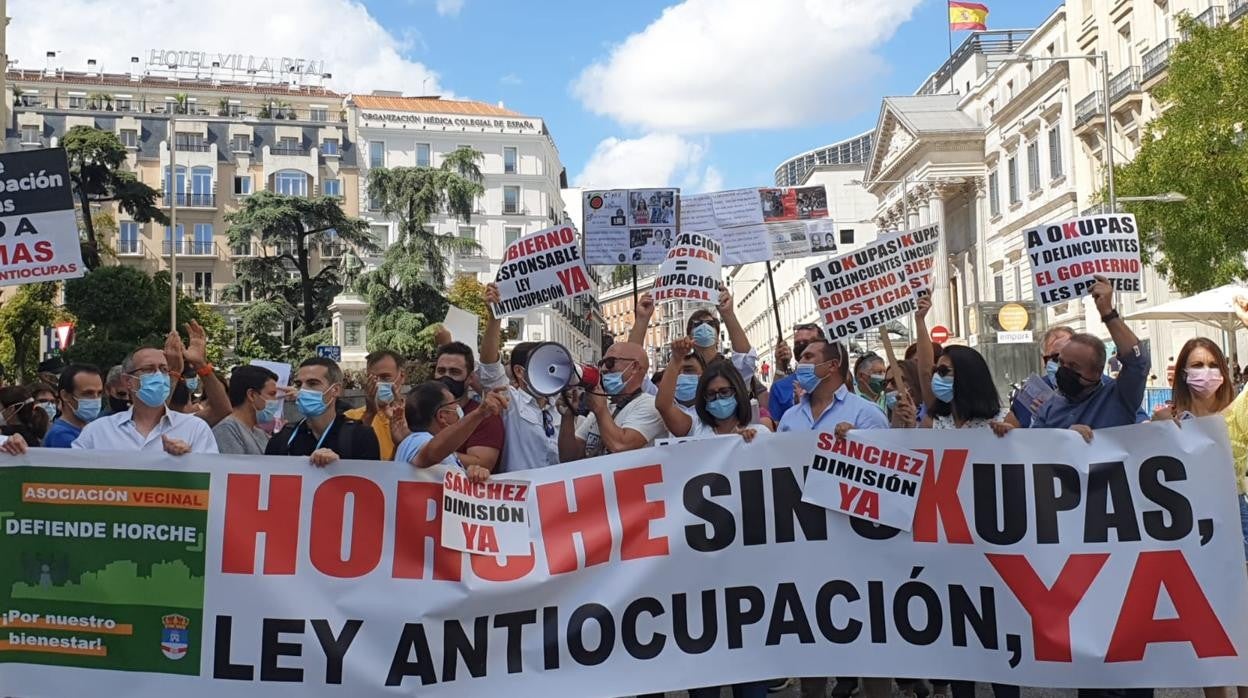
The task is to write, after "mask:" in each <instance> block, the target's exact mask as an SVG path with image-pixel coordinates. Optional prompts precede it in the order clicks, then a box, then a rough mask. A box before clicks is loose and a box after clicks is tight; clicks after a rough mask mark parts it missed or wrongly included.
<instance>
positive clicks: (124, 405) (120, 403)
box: [108, 395, 130, 414]
mask: <svg viewBox="0 0 1248 698" xmlns="http://www.w3.org/2000/svg"><path fill="white" fill-rule="evenodd" d="M108 409H109V410H110V411H112V412H113V414H117V413H118V412H125V411H126V410H128V409H130V401H129V400H123V399H121V398H119V397H113V396H112V395H109V396H108Z"/></svg>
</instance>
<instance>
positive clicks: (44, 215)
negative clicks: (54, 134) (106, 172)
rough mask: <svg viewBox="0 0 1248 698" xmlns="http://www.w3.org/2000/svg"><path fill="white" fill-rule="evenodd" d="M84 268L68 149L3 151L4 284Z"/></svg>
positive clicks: (0, 282) (0, 230)
mask: <svg viewBox="0 0 1248 698" xmlns="http://www.w3.org/2000/svg"><path fill="white" fill-rule="evenodd" d="M85 273H86V268H85V267H84V266H83V264H82V247H81V245H80V243H79V237H78V223H77V219H76V218H75V215H74V201H73V196H72V194H71V192H70V180H69V164H68V161H67V160H66V158H65V151H64V149H61V148H49V149H44V150H29V151H22V152H16V153H7V154H4V155H0V286H14V285H20V284H29V283H37V282H43V281H55V280H57V279H70V278H74V277H78V276H82V275H83V274H85Z"/></svg>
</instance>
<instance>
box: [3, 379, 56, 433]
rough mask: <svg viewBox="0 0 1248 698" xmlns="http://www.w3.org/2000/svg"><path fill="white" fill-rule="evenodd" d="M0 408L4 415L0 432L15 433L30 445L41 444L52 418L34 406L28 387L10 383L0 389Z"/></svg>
mask: <svg viewBox="0 0 1248 698" xmlns="http://www.w3.org/2000/svg"><path fill="white" fill-rule="evenodd" d="M0 408H2V409H0V415H3V416H4V426H3V427H0V434H3V435H5V436H13V435H14V434H17V435H19V436H21V437H22V438H23V439H25V441H26V445H27V446H31V447H37V446H40V445H41V444H43V436H44V434H47V433H48V426H49V425H50V424H51V423H52V420H50V419H48V414H47V412H44V411H43V410H41V409H39V408H38V407H36V406H35V400H34V397H33V396H32V395H31V391H30V389H29V388H24V387H22V386H20V385H11V386H9V387H7V388H3V389H0Z"/></svg>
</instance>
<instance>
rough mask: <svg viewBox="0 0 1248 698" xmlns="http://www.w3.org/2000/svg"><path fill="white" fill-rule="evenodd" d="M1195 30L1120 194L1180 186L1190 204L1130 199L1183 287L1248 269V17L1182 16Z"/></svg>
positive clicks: (1186, 27) (1122, 171) (1180, 51)
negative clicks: (1216, 22)
mask: <svg viewBox="0 0 1248 698" xmlns="http://www.w3.org/2000/svg"><path fill="white" fill-rule="evenodd" d="M1180 25H1181V28H1182V32H1183V33H1184V34H1185V35H1187V36H1188V37H1189V38H1188V39H1187V40H1186V41H1184V42H1182V43H1180V44H1179V45H1178V47H1177V48H1176V49H1175V50H1174V53H1172V54H1171V57H1170V66H1169V73H1168V76H1167V78H1166V80H1165V82H1163V83H1162V84H1161V85H1160V86H1158V88H1157V89H1156V91H1155V97H1156V98H1157V100H1158V101H1159V102H1160V103H1163V104H1168V105H1169V106H1168V107H1167V108H1166V111H1165V112H1164V113H1163V114H1162V115H1161V116H1160V117H1158V118H1157V119H1155V120H1153V121H1152V122H1151V123H1150V124H1149V125H1148V127H1147V133H1146V136H1145V138H1144V143H1143V146H1142V147H1141V148H1140V151H1139V153H1138V154H1137V155H1136V158H1135V160H1134V161H1133V162H1131V163H1129V164H1127V165H1123V166H1122V167H1119V168H1117V169H1116V171H1115V175H1116V182H1117V185H1118V194H1119V195H1120V196H1148V195H1155V194H1161V193H1165V192H1171V191H1176V192H1180V193H1182V194H1184V195H1186V196H1187V197H1188V200H1187V201H1186V202H1185V203H1177V204H1176V203H1162V202H1145V203H1134V204H1129V205H1127V207H1126V208H1127V209H1128V210H1130V211H1131V212H1132V213H1134V214H1136V218H1137V222H1138V223H1139V227H1140V231H1141V239H1142V241H1143V243H1144V248H1145V252H1146V253H1147V254H1148V257H1149V261H1150V262H1151V263H1152V264H1154V266H1156V267H1157V269H1158V270H1159V271H1161V272H1162V273H1163V274H1164V275H1165V276H1166V277H1167V278H1168V279H1169V280H1170V282H1171V283H1172V284H1173V285H1174V287H1175V288H1177V289H1178V290H1179V291H1181V292H1183V293H1196V292H1199V291H1203V290H1206V289H1208V288H1211V287H1213V286H1217V285H1219V284H1224V283H1229V282H1231V281H1233V280H1235V279H1242V278H1244V277H1245V276H1246V275H1248V268H1245V264H1244V253H1245V252H1248V147H1246V139H1248V131H1246V128H1248V24H1246V23H1244V22H1240V23H1238V24H1235V25H1222V26H1219V27H1216V28H1210V27H1207V26H1205V25H1203V24H1200V23H1198V22H1195V21H1194V20H1192V19H1191V18H1190V17H1189V18H1184V19H1182V20H1181V21H1180Z"/></svg>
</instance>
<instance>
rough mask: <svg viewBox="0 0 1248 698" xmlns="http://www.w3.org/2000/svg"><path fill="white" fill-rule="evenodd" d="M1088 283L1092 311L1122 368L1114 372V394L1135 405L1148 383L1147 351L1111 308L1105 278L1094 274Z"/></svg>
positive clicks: (1111, 291) (1111, 290) (1110, 290)
mask: <svg viewBox="0 0 1248 698" xmlns="http://www.w3.org/2000/svg"><path fill="white" fill-rule="evenodd" d="M1095 278H1096V283H1095V284H1093V285H1092V299H1093V301H1094V302H1095V303H1096V311H1097V312H1098V313H1099V314H1100V316H1101V321H1102V322H1104V323H1105V329H1107V330H1109V337H1110V339H1112V340H1113V341H1114V344H1115V345H1116V346H1117V347H1118V360H1119V361H1121V362H1122V370H1121V371H1119V372H1118V379H1117V381H1118V394H1119V395H1120V396H1122V399H1123V400H1124V401H1125V402H1126V403H1127V405H1128V406H1129V407H1130V408H1131V409H1132V410H1135V409H1139V407H1140V404H1141V403H1143V402H1144V392H1145V390H1146V389H1147V387H1148V370H1149V363H1150V362H1149V358H1148V353H1147V352H1146V351H1145V350H1144V349H1143V348H1142V347H1141V346H1140V339H1139V337H1136V336H1135V332H1133V331H1132V330H1131V328H1130V327H1129V326H1128V325H1127V323H1126V322H1125V321H1123V319H1122V318H1121V317H1119V315H1118V311H1117V310H1115V309H1114V288H1113V286H1111V285H1110V284H1109V280H1108V279H1106V278H1105V277H1103V276H1097V277H1095Z"/></svg>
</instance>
